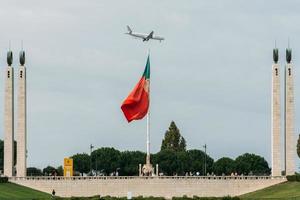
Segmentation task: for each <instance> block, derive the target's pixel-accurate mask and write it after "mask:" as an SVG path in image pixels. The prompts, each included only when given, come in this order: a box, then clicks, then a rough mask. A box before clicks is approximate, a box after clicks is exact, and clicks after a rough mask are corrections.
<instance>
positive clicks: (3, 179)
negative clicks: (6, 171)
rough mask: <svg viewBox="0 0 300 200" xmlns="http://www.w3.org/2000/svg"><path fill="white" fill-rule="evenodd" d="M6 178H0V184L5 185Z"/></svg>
mask: <svg viewBox="0 0 300 200" xmlns="http://www.w3.org/2000/svg"><path fill="white" fill-rule="evenodd" d="M7 182H8V177H0V183H7Z"/></svg>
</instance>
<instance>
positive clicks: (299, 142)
mask: <svg viewBox="0 0 300 200" xmlns="http://www.w3.org/2000/svg"><path fill="white" fill-rule="evenodd" d="M297 154H298V157H299V158H300V134H299V138H298V143H297Z"/></svg>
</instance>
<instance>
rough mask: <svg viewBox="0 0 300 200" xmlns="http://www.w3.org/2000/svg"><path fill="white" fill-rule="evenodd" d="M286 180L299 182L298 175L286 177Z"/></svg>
mask: <svg viewBox="0 0 300 200" xmlns="http://www.w3.org/2000/svg"><path fill="white" fill-rule="evenodd" d="M286 179H287V180H288V181H299V182H300V174H294V175H289V176H286Z"/></svg>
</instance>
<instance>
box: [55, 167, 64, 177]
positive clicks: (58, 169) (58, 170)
mask: <svg viewBox="0 0 300 200" xmlns="http://www.w3.org/2000/svg"><path fill="white" fill-rule="evenodd" d="M56 172H57V174H56V175H57V176H63V175H64V169H63V167H62V166H58V167H57V168H56Z"/></svg>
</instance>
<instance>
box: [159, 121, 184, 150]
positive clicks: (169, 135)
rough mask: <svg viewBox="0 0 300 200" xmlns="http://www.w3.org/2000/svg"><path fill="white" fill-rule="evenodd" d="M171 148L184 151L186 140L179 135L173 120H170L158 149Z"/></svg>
mask: <svg viewBox="0 0 300 200" xmlns="http://www.w3.org/2000/svg"><path fill="white" fill-rule="evenodd" d="M166 149H168V150H173V151H185V150H186V141H185V139H184V138H183V137H182V136H181V135H180V131H179V129H178V128H177V126H176V124H175V122H174V121H172V122H171V124H170V126H169V130H167V131H166V133H165V137H164V139H163V140H162V144H161V148H160V150H161V151H162V150H166Z"/></svg>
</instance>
